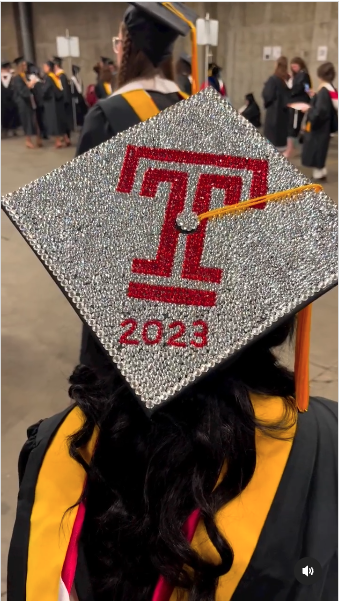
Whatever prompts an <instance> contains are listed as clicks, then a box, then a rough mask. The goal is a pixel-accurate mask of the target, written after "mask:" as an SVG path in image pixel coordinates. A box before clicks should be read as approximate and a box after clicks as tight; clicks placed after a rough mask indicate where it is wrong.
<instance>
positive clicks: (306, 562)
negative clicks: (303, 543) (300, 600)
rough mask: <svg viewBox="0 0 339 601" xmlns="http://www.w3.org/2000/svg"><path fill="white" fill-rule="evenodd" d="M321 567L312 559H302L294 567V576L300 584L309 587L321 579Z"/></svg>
mask: <svg viewBox="0 0 339 601" xmlns="http://www.w3.org/2000/svg"><path fill="white" fill-rule="evenodd" d="M321 573H322V567H321V565H320V563H319V561H317V560H316V559H314V557H302V558H301V559H299V561H297V563H296V564H295V566H294V576H295V578H296V580H298V582H300V584H304V585H305V586H310V585H311V584H313V583H314V582H317V580H319V578H321Z"/></svg>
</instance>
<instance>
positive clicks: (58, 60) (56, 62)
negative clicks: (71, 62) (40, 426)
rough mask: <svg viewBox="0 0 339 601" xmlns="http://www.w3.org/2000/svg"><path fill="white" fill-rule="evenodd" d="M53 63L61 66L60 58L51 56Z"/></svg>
mask: <svg viewBox="0 0 339 601" xmlns="http://www.w3.org/2000/svg"><path fill="white" fill-rule="evenodd" d="M52 60H53V63H54V64H55V65H56V66H57V67H62V60H63V59H62V58H60V56H53V59H52Z"/></svg>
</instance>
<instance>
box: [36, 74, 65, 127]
mask: <svg viewBox="0 0 339 601" xmlns="http://www.w3.org/2000/svg"><path fill="white" fill-rule="evenodd" d="M42 95H43V103H44V121H45V126H46V131H47V134H48V135H49V136H63V135H64V134H65V133H66V116H65V105H64V93H63V90H60V89H59V88H58V86H57V85H56V84H55V83H54V81H53V79H52V78H51V77H50V76H49V75H46V77H45V80H44V82H43V89H42Z"/></svg>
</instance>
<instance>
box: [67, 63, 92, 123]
mask: <svg viewBox="0 0 339 601" xmlns="http://www.w3.org/2000/svg"><path fill="white" fill-rule="evenodd" d="M79 73H80V67H78V66H77V65H72V77H71V82H70V86H71V92H72V101H73V103H74V106H75V112H76V121H77V125H78V126H79V127H82V126H83V124H84V119H85V115H86V114H87V111H88V107H87V104H86V102H85V99H84V96H83V92H84V88H83V83H82V79H81V77H80V75H79Z"/></svg>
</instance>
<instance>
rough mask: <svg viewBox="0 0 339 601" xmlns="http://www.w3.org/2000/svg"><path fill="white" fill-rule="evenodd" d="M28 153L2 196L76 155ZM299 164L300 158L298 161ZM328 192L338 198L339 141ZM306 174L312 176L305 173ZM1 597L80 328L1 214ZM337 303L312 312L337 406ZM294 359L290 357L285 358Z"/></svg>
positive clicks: (321, 365) (17, 160) (324, 381)
mask: <svg viewBox="0 0 339 601" xmlns="http://www.w3.org/2000/svg"><path fill="white" fill-rule="evenodd" d="M46 145H47V147H46V148H44V149H41V150H33V151H29V150H26V148H24V146H23V141H22V138H21V139H20V138H19V139H8V140H5V141H3V142H2V157H1V168H2V171H1V173H2V181H1V193H2V194H6V193H8V192H11V191H13V190H16V189H17V188H19V187H20V186H23V185H24V184H27V183H29V182H30V181H32V180H34V179H36V178H38V177H40V176H42V175H44V174H45V173H47V172H48V171H51V170H52V169H54V168H55V167H58V166H60V165H61V164H62V163H65V162H66V161H68V160H70V159H72V157H73V155H74V148H69V149H63V150H54V149H53V148H52V146H51V144H50V143H46ZM294 162H295V164H296V165H299V164H300V163H299V160H298V158H297V159H295V160H294ZM328 168H329V183H328V184H326V185H325V190H326V192H327V193H328V194H329V196H331V197H332V198H333V199H334V200H336V201H337V198H338V181H337V180H338V163H337V141H336V140H335V141H334V140H333V144H332V147H331V150H330V156H329V160H328ZM307 175H309V172H307ZM1 239H2V449H3V453H2V506H1V507H2V597H5V596H6V562H7V551H8V545H9V541H10V536H11V531H12V527H13V521H14V516H15V507H16V495H17V488H18V482H17V459H18V454H19V450H20V448H21V446H22V444H23V443H24V441H25V439H26V429H27V427H28V426H29V425H30V424H33V423H35V422H36V421H38V420H39V419H41V418H44V417H48V416H49V415H52V414H53V413H56V412H58V411H59V410H61V409H62V408H63V407H65V406H66V405H67V403H68V396H67V386H68V385H67V378H68V376H69V375H70V373H71V371H72V368H73V367H74V365H75V364H76V361H77V358H78V352H79V341H80V328H81V325H80V321H79V319H78V317H77V316H76V314H75V313H74V311H73V310H72V308H71V307H70V305H69V304H68V302H67V301H66V300H65V298H64V297H63V295H62V294H61V292H60V291H59V290H58V288H57V286H56V285H55V284H54V282H53V281H52V279H51V278H50V276H49V275H48V274H47V272H46V271H45V269H44V268H43V267H42V265H41V264H40V262H39V261H38V259H37V258H36V257H35V256H34V254H33V252H32V251H31V250H30V249H29V248H28V246H27V245H26V243H25V242H24V241H23V240H22V239H21V237H20V235H19V234H18V233H17V231H16V230H15V228H14V227H13V226H12V225H11V223H10V222H9V220H8V219H7V217H6V216H5V215H3V214H2V230H1ZM337 320H338V297H337V291H336V290H333V291H331V292H330V293H328V294H327V295H325V296H324V297H322V298H321V299H319V300H318V301H317V302H316V303H314V310H313V328H312V348H311V392H312V393H313V394H318V395H321V396H325V397H328V398H331V399H335V400H337V367H338V361H337V341H338V339H337ZM287 360H288V361H289V360H290V357H288V358H287Z"/></svg>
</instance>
